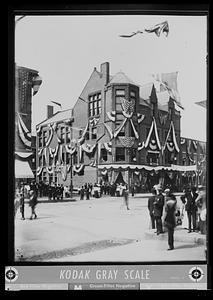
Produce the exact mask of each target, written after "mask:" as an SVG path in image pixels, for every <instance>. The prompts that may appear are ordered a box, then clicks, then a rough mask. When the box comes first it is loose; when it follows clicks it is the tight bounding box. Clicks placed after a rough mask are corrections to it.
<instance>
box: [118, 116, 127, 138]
mask: <svg viewBox="0 0 213 300" xmlns="http://www.w3.org/2000/svg"><path fill="white" fill-rule="evenodd" d="M123 121H124V115H123V114H122V113H116V121H115V128H116V129H117V128H118V127H119V126H120V125H121V124H122V123H123ZM125 126H126V125H124V126H123V128H122V129H121V131H120V132H119V134H118V136H125Z"/></svg>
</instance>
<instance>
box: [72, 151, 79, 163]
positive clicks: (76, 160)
mask: <svg viewBox="0 0 213 300" xmlns="http://www.w3.org/2000/svg"><path fill="white" fill-rule="evenodd" d="M77 162H78V157H77V154H76V153H75V154H73V164H74V165H76V164H77Z"/></svg>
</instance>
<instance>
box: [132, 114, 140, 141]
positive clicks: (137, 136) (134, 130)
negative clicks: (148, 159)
mask: <svg viewBox="0 0 213 300" xmlns="http://www.w3.org/2000/svg"><path fill="white" fill-rule="evenodd" d="M130 123H131V125H132V129H133V132H134V135H135V138H136V139H139V135H138V133H137V131H136V129H135V126H134V124H133V122H132V120H131V119H130Z"/></svg>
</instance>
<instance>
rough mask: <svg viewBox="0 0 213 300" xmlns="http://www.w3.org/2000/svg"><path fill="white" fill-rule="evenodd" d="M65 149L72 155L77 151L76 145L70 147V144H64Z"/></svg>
mask: <svg viewBox="0 0 213 300" xmlns="http://www.w3.org/2000/svg"><path fill="white" fill-rule="evenodd" d="M65 149H66V152H67V153H70V154H71V155H73V154H74V153H75V152H76V151H77V148H76V146H74V147H72V146H70V145H65Z"/></svg>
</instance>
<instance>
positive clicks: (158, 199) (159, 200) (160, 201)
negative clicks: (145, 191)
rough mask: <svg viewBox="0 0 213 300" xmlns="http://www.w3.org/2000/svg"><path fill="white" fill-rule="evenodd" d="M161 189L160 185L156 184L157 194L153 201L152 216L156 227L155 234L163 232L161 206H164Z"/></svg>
mask: <svg viewBox="0 0 213 300" xmlns="http://www.w3.org/2000/svg"><path fill="white" fill-rule="evenodd" d="M162 192H163V190H162V188H161V187H160V186H158V190H157V195H156V197H155V201H154V217H155V221H156V227H157V235H159V234H160V233H163V225H162V219H161V217H162V214H163V207H164V195H163V193H162Z"/></svg>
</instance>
